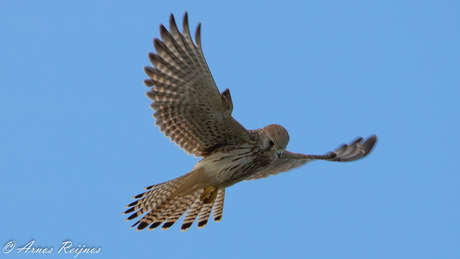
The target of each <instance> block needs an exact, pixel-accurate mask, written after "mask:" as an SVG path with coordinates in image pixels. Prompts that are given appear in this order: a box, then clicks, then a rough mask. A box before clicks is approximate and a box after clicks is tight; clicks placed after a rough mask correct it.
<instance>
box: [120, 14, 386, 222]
mask: <svg viewBox="0 0 460 259" xmlns="http://www.w3.org/2000/svg"><path fill="white" fill-rule="evenodd" d="M160 37H161V39H158V38H155V39H154V40H153V46H154V49H155V52H156V53H152V52H151V53H149V54H148V57H149V60H150V62H151V63H152V65H153V67H148V66H147V67H144V72H145V73H146V75H147V76H148V79H146V80H144V84H145V85H146V86H147V87H149V91H148V92H147V93H146V95H147V97H148V98H149V99H151V100H152V103H151V104H150V107H151V108H152V109H153V110H154V114H153V117H154V118H155V125H157V126H158V127H159V128H160V132H163V133H164V136H165V137H167V138H169V139H170V140H171V141H172V142H174V143H175V144H176V145H178V146H179V148H181V149H182V150H183V151H185V152H186V153H187V154H189V155H194V156H195V157H202V159H201V160H200V161H198V162H197V163H196V164H195V166H194V167H193V168H192V169H191V170H190V172H188V173H186V174H184V175H182V176H179V177H177V178H175V179H173V180H170V181H167V182H163V183H159V184H155V185H151V186H148V187H145V188H144V190H145V192H143V193H141V194H139V195H136V196H134V197H133V199H136V201H134V202H132V203H130V204H129V205H127V206H126V208H128V209H127V210H126V211H125V212H123V213H122V214H130V213H132V214H131V215H130V216H129V217H128V218H126V221H129V220H132V219H135V218H138V217H140V216H142V215H143V216H142V217H140V219H139V220H138V221H137V222H136V223H135V224H134V225H132V227H136V226H137V227H136V230H137V231H140V230H143V229H145V228H147V227H148V229H149V230H152V229H155V228H157V227H158V226H160V225H162V227H161V229H162V230H166V229H168V228H170V227H172V226H173V225H174V224H175V223H176V222H177V221H178V220H179V219H180V218H181V217H182V216H183V215H184V214H185V216H184V219H183V221H182V225H181V231H186V230H188V229H189V228H190V227H191V226H192V224H193V223H194V221H195V220H196V218H198V223H197V225H198V228H204V227H205V226H206V224H207V223H208V220H209V218H210V215H211V212H212V214H213V219H214V221H216V222H219V221H221V220H222V214H223V207H224V199H225V189H226V188H228V187H230V186H232V185H234V184H236V183H239V182H241V181H248V180H256V179H261V178H266V177H268V176H271V175H276V174H278V173H281V172H286V171H289V170H291V169H294V168H297V167H300V166H302V165H304V164H306V163H308V162H312V161H315V160H325V161H335V162H347V161H355V160H358V159H361V158H363V157H365V156H367V155H368V154H369V153H370V152H371V151H372V149H373V147H374V145H375V143H376V141H377V136H376V135H372V136H370V137H369V138H367V139H363V138H361V137H359V138H357V139H355V140H354V141H352V142H351V143H350V144H343V145H341V146H340V147H339V148H337V149H336V150H335V151H332V152H329V153H326V154H324V155H306V154H300V153H293V152H290V151H287V150H286V147H287V145H288V143H289V134H288V131H287V130H286V129H285V128H284V127H283V126H281V125H278V124H270V125H268V126H265V127H263V128H259V129H255V130H248V129H246V128H245V127H244V126H243V125H241V124H240V123H239V122H238V121H237V120H235V119H234V118H233V117H232V111H233V102H232V97H231V95H230V90H229V89H226V90H224V91H223V92H222V93H220V91H219V89H218V88H217V85H216V83H215V82H214V79H213V77H212V75H211V72H210V70H209V68H208V65H207V63H206V60H205V58H204V55H203V51H202V47H201V23H198V26H197V29H196V32H195V42H194V41H193V40H192V37H191V35H190V29H189V23H188V13H187V12H185V14H184V17H183V23H182V32H180V31H179V29H178V27H177V24H176V21H175V18H174V15H173V14H171V15H170V19H169V31H168V30H167V29H166V27H165V26H164V25H162V24H160Z"/></svg>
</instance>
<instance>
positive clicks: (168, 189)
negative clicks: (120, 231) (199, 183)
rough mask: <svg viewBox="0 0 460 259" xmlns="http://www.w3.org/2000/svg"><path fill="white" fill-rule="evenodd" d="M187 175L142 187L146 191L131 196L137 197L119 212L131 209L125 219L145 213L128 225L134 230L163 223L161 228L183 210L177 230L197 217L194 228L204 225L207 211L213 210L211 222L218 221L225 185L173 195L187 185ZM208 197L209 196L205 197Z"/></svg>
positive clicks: (150, 228) (187, 225)
mask: <svg viewBox="0 0 460 259" xmlns="http://www.w3.org/2000/svg"><path fill="white" fill-rule="evenodd" d="M189 176H190V174H186V175H183V176H181V177H178V178H176V179H173V180H171V181H168V182H164V183H160V184H155V185H152V186H149V187H145V188H144V189H145V190H146V192H144V193H141V194H139V195H136V196H134V197H133V199H138V200H136V201H134V202H132V203H131V204H129V205H127V206H126V207H129V209H127V210H126V211H125V212H123V214H129V213H131V212H134V213H133V214H131V216H129V217H128V218H127V219H126V220H132V219H134V218H137V217H139V216H141V215H142V214H144V213H146V212H147V214H145V215H144V216H143V217H142V218H141V219H140V220H139V221H137V222H136V223H135V224H134V225H132V226H131V227H134V226H136V225H137V228H136V230H137V231H140V230H143V229H145V228H146V227H148V226H149V230H152V229H154V228H156V227H158V226H159V225H161V224H163V223H164V224H163V226H162V227H161V229H162V230H166V229H168V228H170V227H171V226H172V225H174V223H176V221H177V220H178V219H179V218H180V217H181V216H182V215H184V213H186V212H187V214H186V215H185V218H184V220H183V222H182V227H181V231H186V230H188V229H189V228H190V227H191V226H192V224H193V222H194V221H195V219H196V218H197V217H198V228H204V227H205V226H206V224H207V223H208V219H209V216H210V215H211V211H213V218H214V221H216V222H219V221H221V220H222V213H223V209H224V197H225V188H215V189H214V190H213V191H212V192H209V191H208V189H207V188H202V189H198V190H196V191H194V192H192V193H187V192H183V191H180V192H179V193H180V194H177V190H178V189H182V188H184V185H187V184H188V183H187V182H188V181H187V178H188V177H189ZM209 193H211V194H209ZM209 197H213V198H212V199H209Z"/></svg>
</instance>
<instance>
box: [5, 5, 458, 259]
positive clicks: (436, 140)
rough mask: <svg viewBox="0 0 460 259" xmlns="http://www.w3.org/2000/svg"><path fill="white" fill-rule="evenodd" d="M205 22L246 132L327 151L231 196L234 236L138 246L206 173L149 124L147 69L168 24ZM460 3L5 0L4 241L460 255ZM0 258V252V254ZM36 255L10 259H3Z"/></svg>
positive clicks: (177, 253) (166, 250) (150, 240)
mask: <svg viewBox="0 0 460 259" xmlns="http://www.w3.org/2000/svg"><path fill="white" fill-rule="evenodd" d="M185 10H187V11H188V12H189V18H190V26H191V28H193V30H194V28H195V27H196V24H197V23H198V22H199V21H200V22H202V44H203V51H204V54H205V57H206V59H207V61H208V64H209V66H210V69H211V72H212V73H213V76H214V79H215V81H216V82H217V85H218V87H219V89H220V90H221V91H222V90H224V89H226V88H230V90H231V93H232V97H233V102H234V107H235V108H234V112H233V115H234V117H235V118H236V119H237V120H238V121H240V122H241V123H242V124H243V125H244V126H245V127H247V128H249V129H255V128H259V127H263V126H265V125H267V124H271V123H278V124H281V125H283V126H284V127H285V128H286V129H287V130H288V131H289V134H290V136H291V141H290V144H289V146H288V149H289V150H291V151H294V152H303V153H308V154H323V153H326V152H329V151H331V150H333V149H335V148H336V147H337V146H339V145H340V144H341V143H348V142H349V141H351V140H353V139H354V138H355V137H357V136H363V137H367V136H370V135H372V134H377V135H378V136H379V142H378V143H377V146H376V148H375V150H374V152H373V153H372V154H371V155H370V156H368V157H366V158H365V159H363V160H360V161H358V162H353V163H328V162H314V163H311V164H308V165H306V166H304V167H301V168H300V169H296V170H294V171H291V172H289V173H286V174H281V175H277V176H274V177H270V178H267V179H264V180H259V181H249V182H242V183H239V184H237V185H235V186H233V187H231V188H229V189H228V190H227V192H226V200H225V208H224V215H223V221H222V222H220V223H214V222H209V223H208V225H207V226H206V228H204V229H197V227H196V225H194V226H192V228H191V229H190V230H189V231H187V232H186V233H182V232H180V231H179V224H177V225H175V226H173V227H172V228H171V229H169V230H167V231H161V230H158V229H157V230H154V231H151V232H149V231H142V232H136V231H135V230H133V229H130V228H129V227H130V226H131V225H132V222H124V221H123V220H124V219H125V217H126V216H125V215H121V212H122V211H124V206H125V205H127V204H128V203H130V202H131V201H132V200H131V197H132V196H134V195H136V194H138V193H140V192H142V190H143V187H145V186H149V185H152V184H155V183H159V182H162V181H166V180H169V179H172V178H175V177H177V176H180V175H182V174H184V173H186V172H188V171H189V170H190V169H191V168H192V167H193V165H194V164H195V163H196V162H197V161H198V159H197V158H193V157H191V156H187V155H186V154H185V153H184V152H183V151H181V150H179V148H177V147H176V146H175V145H174V144H172V143H170V141H169V140H168V139H166V138H164V137H163V134H160V133H159V131H158V128H157V127H155V126H154V120H153V118H152V117H151V115H152V110H150V108H149V104H150V101H149V100H148V99H147V98H146V97H145V95H144V93H145V92H146V91H147V88H146V87H145V86H144V85H143V83H142V80H143V79H145V78H146V76H145V74H144V72H143V69H142V68H143V66H146V65H149V61H148V58H147V53H148V52H152V51H154V48H153V46H152V39H153V38H154V37H159V31H158V25H159V24H160V23H163V24H167V22H168V17H169V14H170V13H171V12H172V13H174V14H175V15H176V19H177V20H178V23H181V22H182V15H183V13H184V11H185ZM459 13H460V3H459V2H458V1H380V2H377V1H346V3H345V1H308V2H307V1H305V2H304V3H298V2H293V1H283V2H270V1H268V2H267V1H252V2H250V1H238V0H236V1H231V2H230V1H228V2H225V3H221V2H219V3H217V1H200V2H199V3H194V2H191V1H190V2H189V1H161V2H155V1H132V2H130V3H129V4H128V3H127V2H117V1H92V2H91V3H88V2H83V1H72V2H70V1H68V2H67V1H48V2H41V1H29V2H27V1H26V2H19V1H4V2H2V4H1V5H0V33H1V35H2V37H1V38H0V46H1V48H0V82H1V84H0V173H1V181H0V204H1V213H0V229H1V231H0V244H1V245H2V246H4V245H5V244H7V243H8V242H10V241H15V242H16V247H15V249H17V248H18V247H21V246H24V245H26V244H27V243H28V242H30V241H32V240H34V241H35V243H34V247H53V248H54V251H53V253H52V254H49V255H47V256H44V257H47V258H70V257H72V255H64V254H62V253H58V252H57V251H58V249H59V248H60V247H61V246H62V242H64V241H67V240H70V241H72V242H73V246H74V247H78V245H80V246H83V245H85V246H86V247H96V248H97V247H100V248H101V251H100V253H99V254H97V255H79V256H78V258H90V257H91V258H96V257H97V258H114V257H116V256H117V257H121V256H124V257H130V258H131V257H132V258H141V257H142V258H178V257H182V258H185V257H187V258H189V257H190V258H196V257H198V256H200V257H203V256H210V257H212V256H217V257H219V258H244V257H247V258H255V257H258V258H259V257H262V258H279V257H281V256H283V257H284V258H293V257H305V258H458V257H460V246H459V242H460V224H459V222H460V221H459V219H460V188H459V187H460V174H459V173H460V170H459V166H458V157H459V156H460V152H459V149H458V147H459V145H460V137H459V131H460V120H459V118H460V105H459V102H460V98H459V97H460V90H459V89H460V87H459V82H460V73H459V68H460V44H459V42H460V16H459V15H458V14H459ZM0 253H2V252H0ZM7 257H8V258H17V257H26V258H30V257H33V255H25V254H24V253H23V252H22V253H18V252H17V250H13V251H12V252H10V253H9V254H7V256H5V258H7Z"/></svg>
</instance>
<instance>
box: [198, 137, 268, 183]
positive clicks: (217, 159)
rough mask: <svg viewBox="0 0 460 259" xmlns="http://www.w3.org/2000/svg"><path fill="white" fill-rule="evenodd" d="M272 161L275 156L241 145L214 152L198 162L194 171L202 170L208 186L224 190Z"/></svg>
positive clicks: (250, 146)
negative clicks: (219, 187)
mask: <svg viewBox="0 0 460 259" xmlns="http://www.w3.org/2000/svg"><path fill="white" fill-rule="evenodd" d="M274 160H276V155H275V156H273V154H270V152H267V151H261V150H259V149H257V148H255V147H254V146H252V145H244V144H243V145H239V146H236V147H235V148H233V149H226V150H222V151H217V152H214V153H213V154H211V155H209V156H207V157H205V158H203V159H202V160H201V161H199V162H198V163H197V164H196V165H195V167H194V170H196V169H198V168H203V169H204V170H203V173H204V174H205V176H206V178H207V179H208V182H209V183H210V184H212V185H215V186H221V187H223V188H225V187H229V186H231V185H234V184H235V183H237V182H240V181H243V180H245V179H246V178H247V177H248V176H249V175H252V174H255V173H257V172H258V171H260V170H263V169H265V168H267V167H268V166H269V165H270V164H271V163H272V162H274Z"/></svg>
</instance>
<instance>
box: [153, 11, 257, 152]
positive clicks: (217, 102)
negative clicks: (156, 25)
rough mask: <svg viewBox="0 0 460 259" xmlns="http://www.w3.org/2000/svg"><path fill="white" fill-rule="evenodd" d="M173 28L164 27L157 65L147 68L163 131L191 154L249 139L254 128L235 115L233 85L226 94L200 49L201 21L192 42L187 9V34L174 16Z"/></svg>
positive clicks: (157, 48) (156, 42)
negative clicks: (244, 125)
mask: <svg viewBox="0 0 460 259" xmlns="http://www.w3.org/2000/svg"><path fill="white" fill-rule="evenodd" d="M169 23H170V28H169V31H168V30H167V29H166V28H165V27H164V26H163V25H160V35H161V40H159V39H154V41H153V45H154V47H155V51H156V54H155V53H149V59H150V61H151V63H152V65H153V67H145V68H144V71H145V73H146V74H147V76H148V77H149V79H147V80H144V83H145V85H147V86H149V87H150V86H153V87H152V88H151V89H150V91H148V92H147V93H146V95H147V97H149V98H150V99H151V100H152V101H153V102H152V104H151V105H150V107H151V108H152V109H153V110H154V111H155V113H154V115H153V117H154V118H155V119H156V123H155V124H156V125H157V126H158V127H160V131H161V132H164V134H165V136H166V137H169V138H170V139H171V141H173V142H175V143H176V145H178V146H179V147H180V148H181V149H183V150H184V151H185V152H186V153H188V154H193V155H195V156H206V155H207V154H209V153H210V152H212V151H213V150H214V149H215V148H216V147H219V146H223V145H227V144H235V143H238V142H240V141H245V140H248V139H249V138H250V134H249V132H248V131H247V130H246V129H245V128H244V127H243V126H242V125H241V124H240V123H238V121H236V120H235V119H234V118H233V117H232V116H231V113H232V110H233V104H232V100H231V96H230V92H229V91H228V89H227V90H226V91H224V92H223V93H222V94H220V93H219V89H218V88H217V86H216V83H215V82H214V79H213V78H212V75H211V72H210V71H209V68H208V65H207V64H206V60H205V58H204V56H203V52H202V49H201V36H200V28H201V25H200V24H198V27H197V30H196V33H195V41H196V43H194V42H193V41H192V38H191V36H190V30H189V25H188V16H187V13H185V15H184V20H183V29H182V33H180V32H179V30H178V29H177V25H176V22H175V20H174V16H173V15H172V14H171V17H170V20H169Z"/></svg>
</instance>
